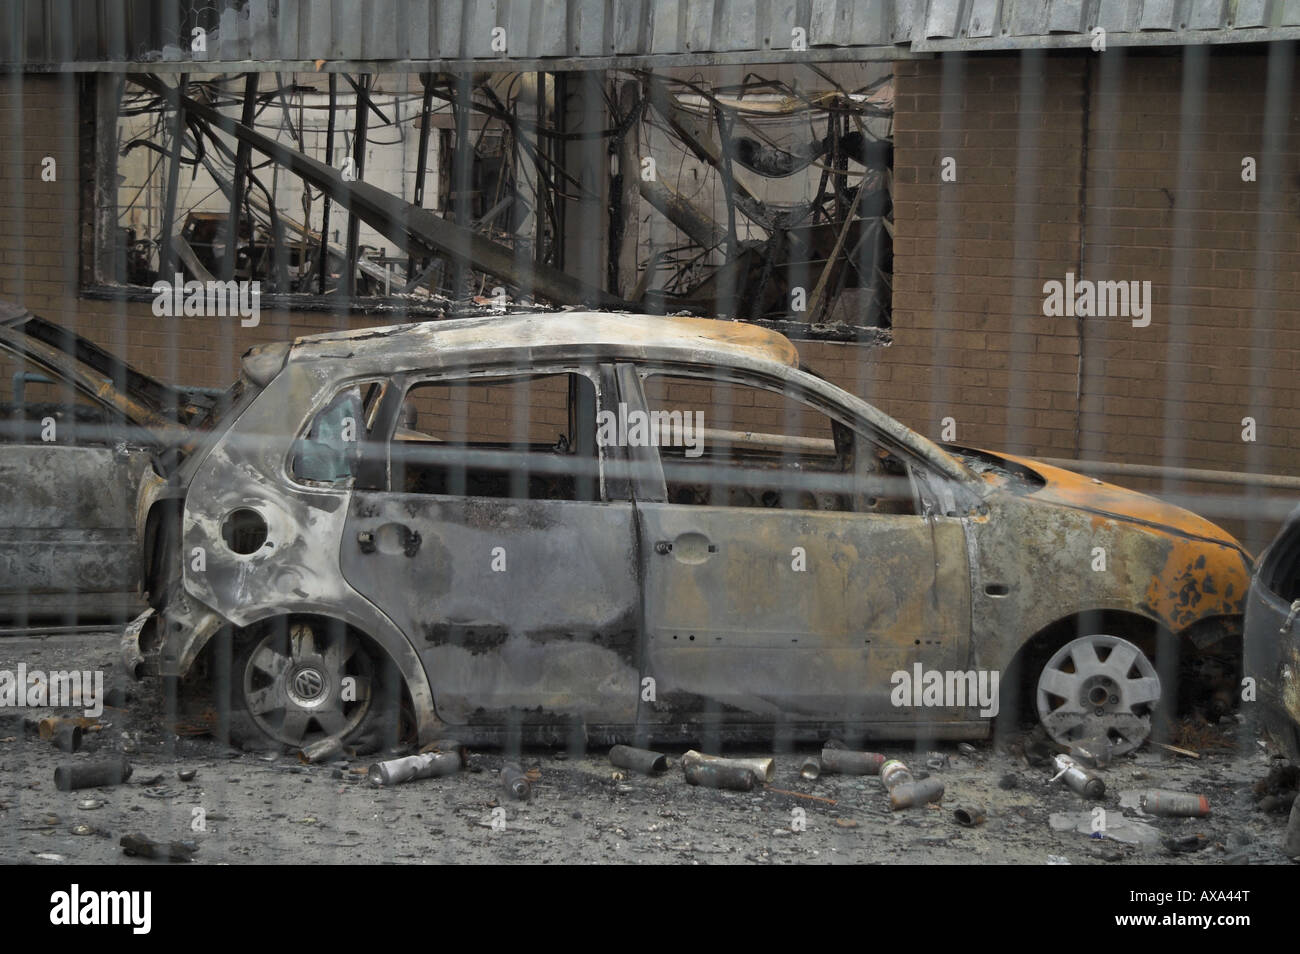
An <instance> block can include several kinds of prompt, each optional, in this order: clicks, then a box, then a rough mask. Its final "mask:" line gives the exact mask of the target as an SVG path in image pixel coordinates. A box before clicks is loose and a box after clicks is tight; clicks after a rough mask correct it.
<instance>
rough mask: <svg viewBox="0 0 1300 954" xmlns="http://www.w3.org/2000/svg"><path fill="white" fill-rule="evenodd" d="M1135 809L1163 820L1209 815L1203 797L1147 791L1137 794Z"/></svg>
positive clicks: (1208, 803) (1207, 806)
mask: <svg viewBox="0 0 1300 954" xmlns="http://www.w3.org/2000/svg"><path fill="white" fill-rule="evenodd" d="M1120 804H1121V805H1122V804H1123V802H1122V801H1121V803H1120ZM1137 808H1138V810H1139V811H1141V812H1144V813H1145V814H1147V815H1159V816H1162V817H1165V818H1205V817H1206V816H1208V815H1209V814H1210V800H1209V799H1208V798H1206V797H1205V796H1204V795H1191V794H1188V793H1187V792H1167V791H1161V790H1160V789H1149V790H1147V791H1144V792H1139V793H1138V798H1137Z"/></svg>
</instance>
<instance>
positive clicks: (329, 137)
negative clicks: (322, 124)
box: [316, 73, 339, 295]
mask: <svg viewBox="0 0 1300 954" xmlns="http://www.w3.org/2000/svg"><path fill="white" fill-rule="evenodd" d="M338 94H339V75H338V74H337V73H331V74H330V114H329V120H328V122H327V124H326V128H325V165H327V166H329V167H330V168H331V169H332V168H333V167H334V115H335V107H336V106H337V104H338ZM322 192H323V194H324V196H325V205H324V207H323V208H322V210H321V222H320V259H319V261H318V262H317V265H316V269H317V274H316V282H317V286H316V287H317V291H318V292H319V293H320V294H322V295H323V294H325V273H326V270H327V269H326V263H327V262H328V260H329V234H330V194H329V190H328V189H325V190H322Z"/></svg>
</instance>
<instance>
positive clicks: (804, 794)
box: [767, 786, 839, 805]
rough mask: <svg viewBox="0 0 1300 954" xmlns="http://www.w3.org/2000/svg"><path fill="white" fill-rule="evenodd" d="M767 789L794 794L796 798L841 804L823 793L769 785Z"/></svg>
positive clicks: (784, 793) (828, 803) (779, 793)
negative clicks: (822, 794) (794, 790)
mask: <svg viewBox="0 0 1300 954" xmlns="http://www.w3.org/2000/svg"><path fill="white" fill-rule="evenodd" d="M767 790H768V791H769V792H775V793H776V794H778V795H791V796H793V797H794V798H806V799H808V800H809V801H812V802H825V803H826V804H827V805H838V804H839V802H837V801H836V800H835V799H833V798H824V797H823V796H821V795H809V794H808V793H807V792H792V791H790V790H789V789H785V788H772V787H771V786H768V789H767Z"/></svg>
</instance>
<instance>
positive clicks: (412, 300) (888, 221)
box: [112, 67, 893, 340]
mask: <svg viewBox="0 0 1300 954" xmlns="http://www.w3.org/2000/svg"><path fill="white" fill-rule="evenodd" d="M811 69H812V71H813V72H814V73H815V74H816V85H817V88H816V89H814V90H812V91H809V90H806V89H802V88H801V87H800V84H798V83H792V82H788V81H786V80H779V79H772V78H764V77H760V76H756V75H754V74H750V75H748V76H746V77H745V79H744V80H743V81H742V82H741V83H738V84H732V85H711V84H709V83H706V82H704V81H703V80H701V79H700V78H699V77H698V76H696V77H693V78H692V79H690V80H686V79H681V78H677V77H670V76H664V75H660V74H655V73H649V72H642V71H628V72H620V73H613V74H610V75H609V76H608V77H606V78H605V79H603V80H598V81H597V82H596V86H595V89H596V90H598V93H597V94H593V93H592V92H591V84H590V83H588V84H587V86H585V87H581V88H579V89H577V94H576V95H577V97H578V98H584V97H585V100H586V102H584V103H582V105H581V107H580V109H578V110H574V109H573V108H572V107H571V106H570V105H569V104H570V103H571V102H572V101H573V99H574V97H575V88H576V87H578V85H579V84H577V83H574V84H573V85H572V86H570V85H569V84H568V83H566V82H565V80H566V79H567V78H568V75H567V74H535V73H527V74H524V73H517V74H480V75H476V76H474V77H469V76H466V75H463V74H458V75H451V74H423V75H420V76H418V77H408V76H405V75H400V76H394V77H383V78H382V79H383V80H384V82H385V84H387V85H390V87H391V88H390V90H389V91H388V92H382V91H381V89H380V86H381V83H380V82H378V80H379V79H380V78H377V77H372V76H366V75H358V76H356V77H353V76H349V75H347V74H330V75H329V77H328V79H329V87H328V93H327V94H326V92H325V91H324V90H323V89H322V87H323V85H324V82H323V81H324V79H325V78H324V77H323V76H321V77H312V76H295V77H292V78H285V77H282V76H281V75H280V74H274V76H273V79H274V83H273V84H271V85H270V86H269V88H268V87H264V86H262V85H261V84H262V83H263V82H265V81H266V80H267V78H268V77H266V76H261V75H259V74H249V75H248V76H246V77H244V78H243V82H242V83H240V82H239V77H216V78H210V79H205V80H195V81H192V82H191V81H189V80H188V79H187V78H186V77H181V79H180V81H179V83H177V84H175V85H172V84H170V83H169V82H167V81H164V80H163V79H160V78H158V77H157V76H154V75H132V76H130V77H129V79H130V81H131V83H132V84H133V85H132V86H130V87H128V89H129V92H128V93H127V94H126V95H125V97H124V99H123V102H122V106H121V109H120V112H119V123H120V124H121V129H122V130H123V131H124V132H123V134H122V138H123V139H124V140H125V141H124V144H123V145H122V147H121V149H120V154H121V156H122V157H126V156H129V155H130V154H131V153H132V152H134V151H135V150H137V149H144V150H147V151H148V153H152V154H155V155H156V158H155V159H154V163H153V168H152V169H150V170H149V171H148V179H147V180H146V181H145V182H144V183H142V184H141V185H140V187H139V188H138V189H135V194H134V197H132V199H131V201H130V202H129V203H125V204H124V205H123V207H122V208H120V209H119V210H118V211H119V219H118V224H119V226H120V228H119V234H120V237H119V247H118V249H116V250H115V251H116V260H117V261H118V263H119V266H118V268H117V274H116V275H114V276H112V278H113V279H114V280H116V281H117V282H120V283H126V284H141V285H148V284H151V283H152V282H153V281H154V280H156V279H157V278H158V277H159V276H161V277H162V278H164V279H167V278H169V277H170V276H171V275H172V274H173V272H180V273H182V274H184V276H185V277H186V278H188V279H195V280H200V281H207V280H212V279H214V278H217V279H221V280H223V281H228V280H231V279H245V280H257V281H259V282H261V283H262V285H263V293H264V294H272V295H274V294H281V295H295V296H303V297H304V299H305V300H306V301H308V302H315V303H317V304H324V305H326V306H329V305H331V304H332V305H334V306H337V303H338V302H339V301H341V300H344V299H347V300H348V302H349V305H358V306H361V307H365V306H366V304H364V303H363V302H362V301H358V300H364V302H367V303H368V302H371V301H372V300H380V301H382V300H385V299H393V300H397V301H401V302H403V303H404V306H405V307H424V308H427V309H429V310H431V311H433V312H442V313H448V314H451V313H464V312H465V311H466V310H474V309H476V308H481V307H482V305H483V304H484V303H491V304H492V305H494V306H497V307H499V306H500V305H502V304H505V303H507V302H510V303H518V304H522V305H527V304H535V303H548V304H551V305H555V306H576V305H585V306H596V307H602V308H614V309H629V310H638V311H649V312H661V313H692V314H700V315H717V316H726V317H732V318H739V319H744V320H749V321H756V322H760V323H764V324H769V325H771V326H773V327H777V328H779V329H780V330H783V331H786V332H792V333H795V334H800V335H803V336H808V335H812V336H819V337H832V338H841V339H859V340H862V339H864V338H865V339H872V338H877V339H878V338H880V337H882V336H884V335H886V334H887V332H886V331H885V329H888V328H889V326H890V287H891V270H892V236H893V209H892V201H891V184H892V182H891V166H892V158H893V147H892V142H891V138H892V115H893V83H892V77H889V76H883V77H880V78H878V79H876V80H875V81H874V82H872V83H870V84H869V85H867V86H865V87H863V88H860V89H854V90H850V89H846V88H845V87H844V86H842V85H841V84H840V83H839V82H837V81H836V80H835V79H834V78H833V77H832V76H830V75H829V74H828V73H826V72H825V71H823V70H821V69H818V68H817V67H811ZM340 75H342V78H343V81H344V82H345V83H346V86H347V88H346V89H340V87H339V82H338V77H339V76H340ZM416 80H418V83H417V82H416ZM241 87H242V89H241ZM597 95H598V96H599V99H597ZM326 97H327V98H326ZM408 106H414V107H416V108H413V109H412V108H405V107H408ZM309 110H311V111H313V112H312V117H311V118H310V119H308V118H304V117H305V116H306V114H307V111H309ZM321 112H323V113H324V114H325V116H326V117H327V126H326V128H325V130H324V131H323V132H324V135H323V136H322V135H320V133H321V132H322V131H321V130H319V129H314V128H312V126H311V122H313V121H315V122H317V125H319V122H318V120H319V115H320V113H321ZM345 112H347V113H350V118H351V130H350V132H349V131H347V130H346V129H344V130H339V129H338V128H336V127H337V126H338V125H340V124H339V123H338V121H337V120H338V119H339V117H340V115H341V114H343V113H345ZM236 113H237V114H238V118H236V117H235V114H236ZM384 129H388V130H390V131H391V130H396V131H397V132H398V133H399V136H401V137H402V139H401V141H402V142H405V135H406V132H407V131H408V130H409V131H410V132H412V133H414V132H416V131H417V130H418V141H419V145H418V149H417V151H416V153H415V156H414V162H413V165H414V169H411V168H409V165H410V164H411V163H410V157H408V156H407V155H406V153H405V152H403V154H402V158H401V159H398V160H396V164H397V168H398V175H397V179H396V184H397V188H391V187H387V186H389V185H390V183H392V182H393V177H392V176H389V177H388V178H387V179H385V178H384V175H383V170H382V169H378V170H377V171H376V172H375V173H374V176H375V181H374V182H373V183H372V182H367V181H365V180H366V175H365V172H366V170H365V165H366V163H367V156H369V157H370V161H371V162H373V163H375V164H378V163H379V160H377V159H376V158H375V157H379V156H382V155H383V147H385V146H389V145H391V143H380V142H376V141H375V139H376V136H377V135H378V134H379V130H384ZM340 133H341V134H342V138H343V142H342V143H341V145H342V146H343V147H344V148H342V149H339V148H338V147H337V146H338V145H339V144H336V140H337V139H338V137H339V135H340ZM412 138H414V136H412ZM322 144H323V149H322V148H321V146H322ZM403 149H405V146H403ZM322 152H323V161H322V159H321V158H317V155H318V154H320V153H322ZM601 161H604V162H607V163H608V165H609V168H610V170H611V175H609V176H605V175H603V174H601V173H602V171H603V170H600V169H598V168H597V169H595V170H594V174H593V168H592V167H593V166H596V165H598V164H599V163H600V162H601ZM181 167H187V169H188V170H189V178H190V179H191V180H196V179H197V178H198V177H199V176H205V177H207V178H208V179H210V180H211V184H212V188H211V189H210V190H209V191H208V192H207V194H206V195H204V196H202V197H201V199H200V200H199V201H194V202H192V203H191V204H190V207H188V208H177V205H178V192H179V191H180V189H179V187H178V180H179V171H180V169H181ZM164 169H165V174H160V175H159V176H158V179H159V181H160V182H161V183H162V185H161V186H160V187H159V188H160V191H161V192H162V194H161V195H160V196H159V198H158V201H157V205H158V207H159V210H160V212H159V213H158V214H157V215H154V214H153V213H152V210H150V214H149V215H148V216H145V222H143V223H142V222H141V221H140V214H139V209H138V208H134V207H135V206H136V204H137V200H138V199H139V197H140V196H141V194H142V193H144V192H145V189H146V187H147V186H148V185H149V184H150V183H151V182H152V181H153V177H154V173H155V172H160V173H161V171H162V170H164ZM404 176H409V177H410V180H413V184H414V188H413V190H412V193H413V194H412V195H411V199H410V200H408V199H407V198H404V197H403V196H404V195H405V194H406V193H407V187H406V182H407V181H408V179H407V178H404ZM430 180H431V181H432V182H433V183H434V184H435V186H434V194H433V195H431V196H429V197H428V201H426V197H425V195H424V189H425V184H426V181H430ZM204 181H205V183H206V179H205V180H204ZM380 182H383V185H380V184H378V183H380ZM134 185H135V183H131V186H134ZM190 194H192V193H190ZM295 198H297V199H300V201H301V206H302V215H301V217H300V218H299V217H297V216H296V215H289V214H288V213H287V211H286V210H287V209H288V208H290V207H292V205H291V203H292V202H293V201H294V200H295ZM332 207H334V208H337V209H341V210H342V211H343V212H345V213H346V216H345V218H346V228H341V226H340V224H339V220H338V218H335V219H333V220H331V218H330V215H331V211H332ZM584 207H585V208H586V209H587V210H588V211H590V210H591V209H592V208H593V207H594V208H595V209H596V213H595V218H594V219H593V216H592V215H590V214H588V215H586V216H585V217H584V216H582V215H580V214H579V212H581V211H582V209H583V208H584ZM650 209H653V210H655V212H656V213H657V214H658V216H662V219H657V218H656V217H654V216H651V215H650V213H649V210H650ZM128 212H130V213H132V214H131V216H130V218H129V219H128V215H127V213H128ZM155 219H160V221H155ZM593 221H595V222H597V223H598V224H599V225H600V226H604V227H607V234H603V235H600V236H599V237H593V236H592V235H591V234H590V233H591V232H592V231H593V230H592V228H591V224H592V222H593ZM363 224H364V226H365V227H366V228H367V230H368V232H367V235H368V236H369V239H368V241H367V244H364V245H363V244H362V241H361V238H362V236H361V232H360V227H361V226H362V225H363ZM331 225H332V226H333V231H332V230H331ZM601 230H603V229H602V228H597V229H596V231H601ZM139 231H143V232H145V236H144V237H143V238H138V237H137V235H138V233H139ZM163 236H170V238H169V239H167V240H164V238H163ZM578 239H581V240H582V241H585V242H587V243H588V244H587V245H578V244H575V243H576V242H577V240H578ZM384 242H387V243H391V246H392V248H391V249H390V248H387V247H384V246H383V244H382V243H384ZM593 242H594V243H596V244H591V243H593ZM592 248H598V249H599V250H600V254H599V255H598V256H595V257H600V258H604V259H605V261H603V262H600V263H598V264H596V267H593V264H594V263H593V262H592V261H590V259H591V258H592V257H593V256H592V255H591V249H592Z"/></svg>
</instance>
